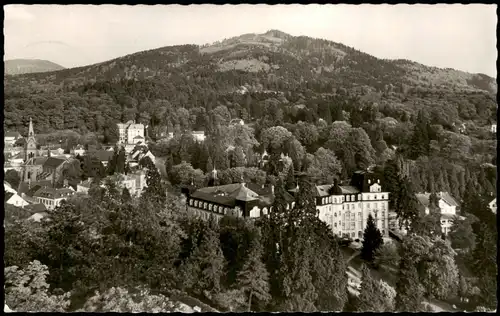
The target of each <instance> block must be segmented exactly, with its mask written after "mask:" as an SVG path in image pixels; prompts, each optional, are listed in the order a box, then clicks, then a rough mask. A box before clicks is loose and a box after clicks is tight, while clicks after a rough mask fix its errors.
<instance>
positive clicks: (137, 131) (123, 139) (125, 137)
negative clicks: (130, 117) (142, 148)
mask: <svg viewBox="0 0 500 316" xmlns="http://www.w3.org/2000/svg"><path fill="white" fill-rule="evenodd" d="M117 126H118V143H119V144H123V145H135V144H138V143H143V144H144V143H145V140H146V138H145V137H144V125H143V124H136V123H135V121H128V122H127V123H118V124H117Z"/></svg>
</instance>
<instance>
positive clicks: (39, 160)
mask: <svg viewBox="0 0 500 316" xmlns="http://www.w3.org/2000/svg"><path fill="white" fill-rule="evenodd" d="M47 159H48V157H33V158H31V159H29V160H28V161H27V162H26V164H27V165H32V166H40V165H43V164H44V163H45V161H47Z"/></svg>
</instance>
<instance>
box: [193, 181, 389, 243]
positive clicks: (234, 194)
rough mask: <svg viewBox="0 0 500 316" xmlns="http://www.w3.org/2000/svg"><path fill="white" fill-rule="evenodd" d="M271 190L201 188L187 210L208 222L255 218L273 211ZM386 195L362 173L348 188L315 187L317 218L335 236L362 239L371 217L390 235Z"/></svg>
mask: <svg viewBox="0 0 500 316" xmlns="http://www.w3.org/2000/svg"><path fill="white" fill-rule="evenodd" d="M297 190H298V188H296V189H293V190H290V193H286V195H285V200H286V202H287V206H288V208H291V207H294V205H295V199H294V197H293V195H294V194H295V193H296V192H297ZM273 202H274V188H273V187H272V186H266V187H262V186H258V185H256V184H253V183H234V184H228V185H222V186H213V187H206V188H201V189H199V190H196V191H194V192H193V193H192V194H189V195H188V199H187V209H188V210H189V211H190V212H191V213H192V214H194V215H196V216H200V217H202V218H204V219H208V218H209V217H210V215H215V216H216V218H221V217H223V216H224V215H233V216H238V217H248V218H257V217H260V216H263V215H267V214H268V213H269V211H270V210H272V205H273ZM388 202H389V192H383V191H382V187H381V184H380V179H377V178H376V177H375V175H373V174H371V173H365V172H357V173H355V174H354V176H353V178H352V180H351V185H339V184H338V183H334V184H333V185H320V186H316V208H317V210H318V217H319V218H320V219H321V220H322V221H324V222H325V223H327V224H328V225H329V226H330V227H331V229H332V232H333V233H334V234H336V235H338V236H343V237H350V238H353V239H362V238H363V232H364V229H365V227H366V222H367V220H368V215H369V214H371V215H372V216H373V218H374V219H375V223H376V225H377V227H378V228H379V230H380V232H381V233H382V235H383V236H388V234H389V208H388Z"/></svg>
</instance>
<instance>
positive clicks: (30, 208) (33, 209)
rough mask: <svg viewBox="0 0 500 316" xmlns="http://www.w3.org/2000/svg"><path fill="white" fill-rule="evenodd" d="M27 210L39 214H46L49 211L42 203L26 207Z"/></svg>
mask: <svg viewBox="0 0 500 316" xmlns="http://www.w3.org/2000/svg"><path fill="white" fill-rule="evenodd" d="M24 209H25V210H28V211H30V212H33V213H38V212H44V211H46V210H47V208H46V207H45V205H43V204H42V203H37V204H29V205H26V206H25V207H24Z"/></svg>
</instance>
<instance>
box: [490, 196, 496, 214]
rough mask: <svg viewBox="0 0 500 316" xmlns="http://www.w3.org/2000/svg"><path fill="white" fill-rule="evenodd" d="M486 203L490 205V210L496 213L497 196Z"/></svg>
mask: <svg viewBox="0 0 500 316" xmlns="http://www.w3.org/2000/svg"><path fill="white" fill-rule="evenodd" d="M488 205H489V207H490V210H491V211H492V212H493V213H495V214H496V213H497V198H494V199H493V200H492V201H491V202H490V203H489V204H488Z"/></svg>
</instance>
